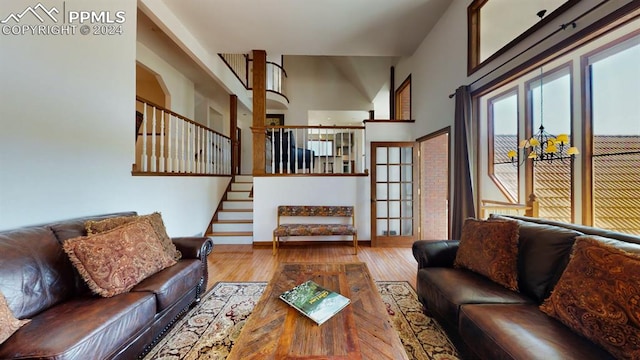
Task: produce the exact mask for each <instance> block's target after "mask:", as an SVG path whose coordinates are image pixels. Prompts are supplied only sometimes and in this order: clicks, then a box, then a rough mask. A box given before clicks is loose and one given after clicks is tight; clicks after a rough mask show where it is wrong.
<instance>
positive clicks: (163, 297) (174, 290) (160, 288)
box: [131, 260, 206, 312]
mask: <svg viewBox="0 0 640 360" xmlns="http://www.w3.org/2000/svg"><path fill="white" fill-rule="evenodd" d="M200 279H202V262H200V261H198V260H182V261H180V262H178V263H177V264H175V265H173V266H171V267H168V268H166V269H164V270H161V271H158V272H157V273H155V274H153V275H151V276H149V277H148V278H146V279H144V280H142V281H141V282H140V283H139V284H138V285H136V286H134V287H133V288H132V289H131V291H147V292H151V293H153V294H155V296H156V301H157V308H158V309H157V311H158V312H161V311H163V310H164V309H166V308H167V307H169V306H171V305H173V304H174V303H175V302H176V301H178V299H179V298H180V297H182V296H184V294H186V293H187V292H189V290H190V289H192V288H195V287H196V285H198V282H199V281H200ZM203 286H206V284H205V285H203Z"/></svg>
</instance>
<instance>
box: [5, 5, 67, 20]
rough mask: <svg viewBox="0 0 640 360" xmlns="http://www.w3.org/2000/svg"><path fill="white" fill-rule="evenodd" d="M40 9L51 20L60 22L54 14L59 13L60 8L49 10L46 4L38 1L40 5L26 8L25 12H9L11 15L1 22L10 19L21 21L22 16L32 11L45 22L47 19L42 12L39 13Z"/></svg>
mask: <svg viewBox="0 0 640 360" xmlns="http://www.w3.org/2000/svg"><path fill="white" fill-rule="evenodd" d="M38 10H40V11H41V12H42V13H44V14H43V16H44V15H46V16H48V17H49V18H50V19H51V20H53V22H56V23H57V22H58V19H56V17H55V16H53V14H59V13H60V11H58V9H56V8H55V7H52V8H51V10H48V9H47V8H46V7H45V6H44V5H42V3H38V5H36V6H34V7H31V6H29V7H27V8H26V9H24V11H23V12H21V13H19V14H13V13H12V14H9V16H7V18H6V19H4V20H2V21H0V23H2V24H6V23H8V22H9V21H10V20H13V21H15V22H16V23H19V22H20V20H22V18H23V17H24V16H25V15H27V14H28V13H31V14H32V15H33V16H35V17H36V18H37V19H38V20H40V22H41V23H43V22H44V21H45V20H44V18H43V16H40V14H38Z"/></svg>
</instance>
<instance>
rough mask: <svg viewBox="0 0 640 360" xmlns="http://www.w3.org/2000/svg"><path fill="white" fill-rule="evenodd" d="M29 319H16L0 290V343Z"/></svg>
mask: <svg viewBox="0 0 640 360" xmlns="http://www.w3.org/2000/svg"><path fill="white" fill-rule="evenodd" d="M29 321H31V320H29V319H25V320H18V319H16V318H15V317H14V316H13V312H11V309H9V304H8V303H7V299H5V297H4V295H3V294H2V293H1V292H0V344H2V343H3V342H4V341H5V340H7V339H8V338H9V337H10V336H11V335H13V333H14V332H16V331H18V329H20V327H21V326H22V325H24V324H26V323H28V322H29Z"/></svg>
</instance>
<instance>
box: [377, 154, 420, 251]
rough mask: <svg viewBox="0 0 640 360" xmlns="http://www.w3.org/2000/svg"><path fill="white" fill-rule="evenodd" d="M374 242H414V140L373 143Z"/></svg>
mask: <svg viewBox="0 0 640 360" xmlns="http://www.w3.org/2000/svg"><path fill="white" fill-rule="evenodd" d="M371 154H372V157H371V164H372V166H371V167H372V173H371V203H372V204H371V219H372V221H371V245H372V246H374V247H375V246H411V244H413V242H414V241H415V240H416V234H417V225H418V222H417V221H416V219H415V218H414V216H415V215H416V214H417V213H418V212H417V208H418V204H417V200H418V199H417V198H416V195H417V191H416V189H417V188H416V182H415V181H414V180H415V177H416V175H417V174H418V169H417V168H416V167H417V164H418V161H417V148H416V143H414V142H372V143H371Z"/></svg>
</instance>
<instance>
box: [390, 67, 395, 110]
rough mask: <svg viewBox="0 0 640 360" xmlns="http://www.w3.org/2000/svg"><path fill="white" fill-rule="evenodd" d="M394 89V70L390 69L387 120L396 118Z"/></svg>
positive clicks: (393, 68)
mask: <svg viewBox="0 0 640 360" xmlns="http://www.w3.org/2000/svg"><path fill="white" fill-rule="evenodd" d="M395 88H396V68H395V67H393V66H392V67H391V68H390V69H389V89H391V90H392V91H389V119H391V120H395V118H396V100H395V95H396V93H395Z"/></svg>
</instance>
